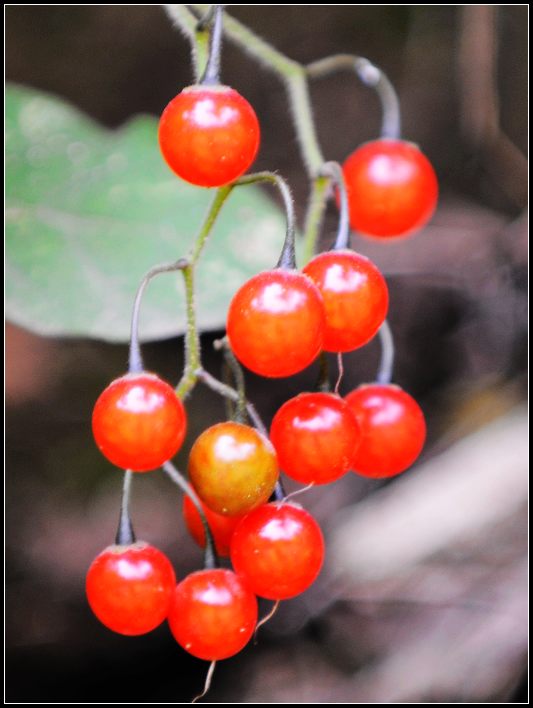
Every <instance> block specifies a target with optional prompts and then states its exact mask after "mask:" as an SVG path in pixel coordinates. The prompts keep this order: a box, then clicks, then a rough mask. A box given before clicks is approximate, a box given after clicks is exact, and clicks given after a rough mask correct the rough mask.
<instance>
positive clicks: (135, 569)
mask: <svg viewBox="0 0 533 708" xmlns="http://www.w3.org/2000/svg"><path fill="white" fill-rule="evenodd" d="M175 585H176V576H175V574H174V569H173V568H172V565H171V563H170V561H169V559H168V558H167V557H166V555H165V554H164V553H162V552H161V551H159V550H158V549H157V548H154V546H151V545H149V544H148V543H144V542H142V541H137V542H136V543H133V544H131V545H128V546H119V545H114V546H109V547H108V548H106V549H104V550H103V551H102V553H100V555H98V556H97V557H96V558H95V559H94V561H93V562H92V564H91V566H90V568H89V570H88V572H87V580H86V591H87V599H88V601H89V606H90V607H91V609H92V611H93V612H94V614H95V615H96V617H97V618H98V619H99V620H100V622H102V624H104V625H105V626H106V627H107V628H108V629H111V630H112V631H113V632H118V633H119V634H125V635H128V636H135V635H139V634H146V633H147V632H151V631H152V630H153V629H155V628H156V627H158V626H159V625H160V624H161V623H162V622H163V620H165V618H166V617H167V614H168V610H169V607H170V601H171V598H172V592H173V590H174V587H175Z"/></svg>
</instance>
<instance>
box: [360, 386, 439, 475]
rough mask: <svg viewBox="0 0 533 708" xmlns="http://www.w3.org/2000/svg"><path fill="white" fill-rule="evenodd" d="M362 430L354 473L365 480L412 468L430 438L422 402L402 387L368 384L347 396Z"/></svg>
mask: <svg viewBox="0 0 533 708" xmlns="http://www.w3.org/2000/svg"><path fill="white" fill-rule="evenodd" d="M346 402H347V403H348V405H349V406H350V408H351V409H352V411H353V413H354V414H355V416H356V418H357V420H358V422H359V426H360V428H361V434H362V438H361V444H360V446H359V448H358V449H357V451H356V453H355V456H354V458H353V463H352V465H353V470H354V472H357V473H358V474H361V475H363V476H365V477H392V476H394V475H396V474H399V473H400V472H403V471H404V470H406V469H407V468H408V467H410V466H411V465H412V464H413V462H414V461H415V460H416V459H417V457H418V456H419V455H420V453H421V451H422V448H423V447H424V442H425V439H426V421H425V419H424V414H423V413H422V410H421V409H420V406H419V405H418V403H417V402H416V401H415V400H414V399H413V398H412V397H411V396H410V395H409V394H408V393H406V392H405V391H403V390H402V389H401V388H400V387H399V386H395V385H393V384H388V385H385V384H367V385H364V386H360V387H359V388H357V389H355V391H352V392H351V393H349V394H348V395H347V396H346Z"/></svg>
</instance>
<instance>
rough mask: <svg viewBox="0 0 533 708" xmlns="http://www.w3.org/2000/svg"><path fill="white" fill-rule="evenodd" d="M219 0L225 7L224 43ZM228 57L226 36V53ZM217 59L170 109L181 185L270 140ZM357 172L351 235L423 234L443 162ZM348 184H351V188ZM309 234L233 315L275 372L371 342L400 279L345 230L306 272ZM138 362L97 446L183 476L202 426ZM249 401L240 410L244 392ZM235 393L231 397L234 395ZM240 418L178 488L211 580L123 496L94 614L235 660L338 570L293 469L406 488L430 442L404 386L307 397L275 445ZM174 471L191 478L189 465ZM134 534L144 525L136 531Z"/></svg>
mask: <svg viewBox="0 0 533 708" xmlns="http://www.w3.org/2000/svg"><path fill="white" fill-rule="evenodd" d="M221 7H222V6H216V8H217V9H215V16H216V17H218V20H215V23H216V22H217V21H218V23H219V24H218V36H220V31H221V25H220V16H221V12H222V10H221ZM213 33H214V34H216V32H215V31H213ZM213 46H216V41H214V40H213V41H212V44H211V52H212V51H214V50H213ZM211 59H212V54H211V53H210V57H209V62H208V68H207V69H206V73H205V75H204V78H203V80H201V81H200V83H199V84H198V85H195V86H190V87H188V88H186V89H184V90H183V91H182V92H181V93H179V94H178V95H177V96H176V97H175V98H174V99H172V100H171V101H170V103H169V104H168V105H167V107H166V108H165V110H164V112H163V114H162V116H161V120H160V124H159V145H160V148H161V152H162V154H163V157H164V159H165V161H166V162H167V164H168V165H169V167H170V168H171V170H172V171H173V172H174V173H175V174H176V175H177V176H178V177H180V178H182V179H184V180H186V181H188V182H190V183H192V184H194V185H197V186H201V187H220V186H225V185H231V184H232V183H233V182H235V180H237V179H238V178H239V177H241V176H242V175H243V174H244V172H246V170H247V169H248V168H249V167H250V165H251V164H252V162H253V160H254V159H255V156H256V154H257V151H258V148H259V136H260V129H259V123H258V120H257V117H256V115H255V112H254V110H253V109H252V107H251V106H250V104H249V103H248V102H247V101H246V100H245V99H244V98H243V97H242V96H240V95H239V94H238V93H237V92H236V91H235V90H233V89H231V88H229V87H228V86H224V85H221V84H220V83H219V82H218V80H217V78H216V76H217V71H216V67H217V62H216V61H215V62H214V63H213V62H211ZM213 67H214V68H213ZM329 164H336V163H329ZM337 169H338V171H339V174H342V173H341V168H340V166H338V165H337ZM269 174H271V173H269ZM343 174H344V182H345V186H346V194H344V193H343V195H342V197H343V201H344V207H343V208H344V216H345V218H344V220H343V219H341V224H342V223H343V222H344V224H345V225H347V224H348V210H349V221H350V224H351V226H352V228H353V229H355V230H358V231H360V232H361V233H363V234H366V235H371V236H375V237H378V238H389V237H395V236H403V235H406V234H408V233H412V232H413V231H415V230H416V229H419V228H421V227H422V226H423V225H424V224H425V223H427V221H428V220H429V218H430V217H431V215H432V213H433V211H434V209H435V205H436V200H437V192H438V188H437V182H436V178H435V175H434V172H433V169H432V167H431V165H430V163H429V162H428V160H427V158H425V156H424V155H423V154H422V153H421V152H420V150H419V149H418V148H417V147H416V146H415V145H413V144H411V143H407V142H405V141H402V140H391V139H380V140H377V141H374V142H371V143H367V144H366V145H363V146H361V147H360V148H359V149H358V150H356V151H355V152H354V153H353V154H352V155H351V156H350V157H349V158H348V159H347V160H346V162H345V165H344V169H343ZM247 179H248V178H247ZM344 182H343V179H342V178H339V180H337V186H338V187H341V186H342V185H343V184H344ZM287 191H288V188H287ZM228 193H229V191H228ZM346 197H347V198H346ZM289 212H290V208H287V216H288V218H287V221H288V222H289ZM293 233H294V228H292V229H291V228H289V226H288V227H287V238H286V243H285V246H284V250H283V251H282V258H280V261H279V263H278V266H277V267H275V268H273V269H271V270H267V271H263V272H261V273H259V274H257V275H255V276H254V277H252V278H250V279H249V280H248V281H247V282H246V283H244V284H243V285H242V286H241V287H240V288H239V289H238V291H237V292H236V293H235V295H234V297H233V299H232V301H231V303H230V306H229V310H228V315H227V326H226V329H227V341H228V342H229V347H230V349H231V353H232V356H233V355H234V356H235V357H236V359H237V360H238V362H240V363H241V364H243V365H244V366H245V367H247V368H248V369H249V370H250V371H252V372H254V373H255V374H258V375H260V376H264V377H267V378H282V377H288V376H292V375H294V374H297V373H299V372H301V371H303V370H304V369H305V368H306V367H308V366H309V365H310V364H312V363H313V362H314V361H315V359H316V358H317V357H318V356H319V355H320V354H321V353H323V352H330V353H337V354H338V355H339V357H340V356H341V355H342V353H345V352H350V351H353V350H355V349H358V348H360V347H362V346H364V345H365V344H367V343H368V342H369V341H370V340H372V339H373V338H374V337H375V336H376V334H377V333H378V332H379V331H380V329H381V328H382V327H384V326H385V319H386V317H387V312H388V306H389V293H388V288H387V284H386V281H385V278H384V277H383V275H382V274H381V272H380V271H379V269H378V268H377V267H376V265H374V263H372V262H371V261H370V260H369V259H368V258H366V257H365V256H363V255H361V254H359V253H356V252H354V251H352V250H350V249H349V248H348V247H347V244H348V238H347V236H348V229H347V228H346V229H345V236H346V238H340V235H339V237H338V239H337V241H336V243H335V246H334V247H333V249H332V250H330V251H328V252H325V253H320V254H318V255H316V256H314V257H313V258H312V259H311V260H310V261H309V262H308V263H307V264H306V265H305V267H304V268H303V269H302V270H298V269H297V268H296V264H295V263H294V250H295V249H294V242H292V243H291V242H290V238H291V234H293ZM340 233H341V230H339V234H340ZM284 254H285V255H286V254H289V257H288V260H287V258H285V255H284ZM184 260H185V259H184ZM139 302H140V299H139ZM136 303H137V301H136ZM188 305H190V306H191V307H194V304H193V303H192V302H188ZM136 306H138V304H136ZM133 319H134V320H135V319H136V318H133ZM193 319H194V318H193ZM193 327H194V323H193ZM196 335H197V333H196V332H195V336H196ZM130 354H131V352H130ZM198 356H199V355H198ZM137 358H138V362H137V365H136V366H133V365H132V364H130V368H131V369H132V371H131V372H130V373H129V374H126V375H124V376H122V377H121V378H118V379H116V380H115V381H113V382H112V383H111V384H110V385H109V386H108V387H107V388H106V389H105V390H104V391H103V393H102V394H101V395H100V397H99V398H98V400H97V402H96V405H95V407H94V411H93V418H92V426H93V433H94V438H95V441H96V444H97V446H98V448H99V449H100V450H101V452H102V454H103V455H104V456H105V457H106V458H107V459H108V460H109V461H110V462H112V463H113V464H114V465H117V466H118V467H121V468H123V469H125V470H130V471H133V472H147V471H149V470H155V469H157V468H158V467H164V468H165V470H166V471H168V466H169V465H170V464H171V463H170V462H169V461H170V459H171V458H172V457H173V456H174V455H175V454H176V453H177V452H178V451H179V450H180V449H181V447H182V444H183V442H184V439H185V435H186V430H187V415H186V412H185V409H184V406H183V404H182V402H181V400H180V398H179V397H178V396H177V395H176V392H175V390H174V389H173V388H172V387H171V386H170V385H169V384H168V383H166V382H164V381H163V380H161V379H160V378H159V377H158V376H156V375H155V374H150V373H147V372H145V371H139V370H138V369H139V368H142V364H141V362H140V354H139V355H138V357H137ZM133 360H134V359H132V357H131V355H130V362H131V361H133ZM135 361H137V359H135ZM232 361H233V360H232ZM236 366H237V367H238V363H237V364H236ZM189 373H190V374H191V372H189ZM201 373H203V374H205V373H206V372H205V371H202V369H201V366H200V362H198V369H195V370H193V371H192V376H193V377H198V376H199V374H201ZM211 378H212V377H211ZM384 378H385V379H386V380H390V376H389V377H384ZM207 380H208V379H207ZM380 380H383V379H380ZM196 381H197V379H195V380H194V383H196ZM193 385H194V384H193ZM214 388H215V389H217V387H214ZM337 388H338V386H337ZM218 390H219V392H220V391H221V390H222V391H223V392H224V391H226V395H228V393H227V392H228V391H229V390H232V389H229V388H228V387H227V386H224V385H223V384H221V383H220V382H218ZM233 393H234V394H235V396H236V397H237V399H238V400H239V401H240V402H241V403H242V402H243V398H244V393H243V391H242V390H239V391H233ZM235 396H233V397H232V396H229V395H228V397H229V398H231V400H233V401H235ZM245 407H246V406H243V409H244V408H245ZM240 416H242V410H241V411H240V414H239V415H236V416H235V418H236V420H228V421H225V422H220V423H217V424H215V425H212V426H211V427H209V428H208V429H207V430H205V431H203V432H202V433H201V434H200V435H199V436H198V438H197V439H196V440H195V442H194V443H193V445H192V448H191V451H190V455H189V463H188V474H189V482H190V486H188V484H187V482H185V481H184V480H182V481H178V484H179V485H180V486H181V487H182V488H183V489H186V490H187V496H186V497H184V501H183V515H184V518H185V522H186V526H187V528H188V530H189V532H190V534H191V535H192V537H193V538H194V540H195V541H196V543H198V544H199V545H200V546H205V547H206V567H205V568H204V570H201V571H197V572H193V573H191V574H189V575H188V576H187V577H185V578H184V579H182V580H180V581H179V582H176V577H175V574H174V570H173V569H172V565H171V563H170V561H169V559H168V558H167V557H166V556H165V555H164V554H163V553H162V552H161V551H159V550H158V549H156V548H154V547H153V546H151V545H149V544H147V543H144V542H135V541H134V538H133V532H132V529H131V523H130V521H129V516H128V512H127V506H128V504H127V503H126V502H127V500H128V497H127V495H126V493H125V496H124V497H123V505H122V511H121V525H120V526H119V535H118V536H117V544H115V545H113V546H110V547H108V548H106V549H105V550H104V551H102V553H100V555H99V556H97V558H96V559H95V560H94V561H93V563H92V565H91V566H90V568H89V571H88V573H87V581H86V589H87V597H88V601H89V605H90V607H91V609H92V610H93V612H94V614H95V615H96V617H97V618H98V619H99V620H100V621H101V622H102V623H103V624H104V625H105V626H106V627H108V628H109V629H111V630H113V631H115V632H118V633H121V634H125V635H139V634H144V633H146V632H149V631H152V630H153V629H155V628H156V627H158V626H159V625H160V624H161V623H162V622H164V620H165V619H166V620H168V624H169V627H170V631H171V632H172V634H173V636H174V637H175V639H176V641H177V642H178V644H180V645H181V646H182V647H183V648H184V649H185V650H186V651H188V652H189V653H190V654H192V655H193V656H195V657H198V658H200V659H204V660H208V661H216V660H219V659H225V658H228V657H230V656H233V655H234V654H236V653H237V652H239V651H240V650H241V649H242V648H243V647H244V646H246V644H247V643H248V642H249V640H250V638H251V636H252V635H253V633H254V631H255V628H256V626H257V597H260V598H266V599H270V600H274V601H280V600H286V599H289V598H293V597H295V596H296V595H299V594H300V593H302V592H304V591H305V590H307V589H308V588H309V587H310V585H311V584H312V583H313V582H314V581H315V580H316V578H317V577H318V575H319V573H320V570H321V568H322V565H323V562H324V553H325V545H324V538H323V535H322V532H321V530H320V527H319V525H318V523H317V521H316V520H315V519H314V518H313V516H312V515H311V514H310V513H309V512H307V511H306V510H304V509H303V508H302V507H301V506H299V505H297V504H294V503H291V502H289V501H287V499H286V498H285V495H284V492H283V489H282V486H281V485H280V482H279V476H280V470H283V472H284V473H285V474H286V475H287V476H288V477H290V478H291V479H292V480H295V481H297V482H299V483H301V484H305V485H325V484H328V483H330V482H335V481H336V480H338V479H340V478H341V477H342V476H344V475H346V474H347V473H349V472H350V471H353V472H355V473H356V474H359V475H362V476H365V477H372V478H385V477H391V476H394V475H397V474H399V473H401V472H403V471H405V470H406V469H408V468H409V467H410V466H411V465H412V464H413V463H414V462H415V460H416V459H417V458H418V456H419V455H420V453H421V450H422V448H423V445H424V441H425V435H426V425H425V420H424V416H423V413H422V411H421V409H420V407H419V406H418V404H417V403H416V402H415V401H414V399H413V398H411V396H410V395H409V394H407V393H406V392H405V391H403V390H402V389H400V388H399V387H398V386H396V385H393V384H391V383H375V384H373V383H371V384H364V385H362V386H360V387H359V388H357V389H355V390H354V391H351V392H350V393H349V394H348V395H347V396H346V397H345V398H342V397H341V396H340V395H338V393H337V389H336V392H335V393H327V392H325V391H324V390H321V391H320V392H318V391H313V392H303V393H300V394H299V395H297V396H294V397H292V398H291V399H290V400H288V401H286V402H285V403H284V404H283V405H282V406H281V407H280V408H279V410H278V411H277V412H276V414H275V415H274V417H273V420H272V424H271V427H270V436H269V437H268V435H267V433H266V432H265V431H264V430H263V427H262V426H261V425H260V424H258V425H259V427H261V430H262V432H261V431H259V430H257V429H256V428H255V427H251V426H250V425H246V424H244V423H243V422H241V417H240ZM237 418H238V421H237ZM256 422H257V421H256ZM172 469H174V468H173V467H172ZM128 474H129V472H128ZM172 474H175V475H177V476H178V477H179V473H177V471H174V473H172ZM172 474H171V475H170V476H171V477H172ZM126 476H127V475H126ZM180 479H181V478H180ZM125 490H126V485H125ZM123 521H124V523H122V522H123ZM124 528H126V529H129V531H126V532H125V536H124V538H122V535H121V534H122V531H121V529H124ZM121 538H122V540H120V539H121ZM213 544H214V547H213ZM215 549H216V553H214V551H215ZM216 554H218V555H220V556H225V557H228V558H229V559H230V562H231V564H232V568H233V570H230V569H223V568H219V567H213V566H216V558H214V557H213V556H214V555H215V556H216Z"/></svg>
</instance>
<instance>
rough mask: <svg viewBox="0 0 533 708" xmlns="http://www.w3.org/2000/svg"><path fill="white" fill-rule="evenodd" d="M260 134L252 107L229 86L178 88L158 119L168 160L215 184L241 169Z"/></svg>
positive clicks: (195, 180)
mask: <svg viewBox="0 0 533 708" xmlns="http://www.w3.org/2000/svg"><path fill="white" fill-rule="evenodd" d="M259 140H260V129H259V122H258V120H257V116H256V114H255V111H254V109H253V108H252V107H251V106H250V104H249V103H248V101H247V100H246V99H245V98H243V97H242V96H241V95H240V94H239V93H237V91H235V90H234V89H232V88H229V87H228V86H189V87H188V88H185V89H183V91H182V92H181V93H179V94H178V95H177V96H176V97H175V98H173V99H172V101H170V103H169V104H168V106H167V107H166V108H165V110H164V111H163V114H162V116H161V120H160V122H159V146H160V148H161V153H162V154H163V157H164V158H165V160H166V162H167V164H168V166H169V167H170V169H171V170H172V171H173V172H175V173H176V174H177V175H178V177H181V178H182V179H184V180H186V181H187V182H190V183H191V184H195V185H197V186H199V187H220V186H222V185H224V184H229V183H230V182H233V181H234V180H236V179H237V178H238V177H240V176H241V175H242V174H244V172H246V170H247V169H248V167H250V165H251V164H252V162H253V161H254V159H255V156H256V154H257V151H258V149H259Z"/></svg>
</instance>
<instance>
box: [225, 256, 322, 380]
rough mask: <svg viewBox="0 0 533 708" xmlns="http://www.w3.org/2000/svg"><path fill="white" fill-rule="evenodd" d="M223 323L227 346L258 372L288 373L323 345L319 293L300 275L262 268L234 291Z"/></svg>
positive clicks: (268, 374)
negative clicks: (262, 269) (263, 269)
mask: <svg viewBox="0 0 533 708" xmlns="http://www.w3.org/2000/svg"><path fill="white" fill-rule="evenodd" d="M226 326H227V333H228V338H229V341H230V344H231V348H232V349H233V352H234V353H235V356H236V357H237V359H239V361H240V362H241V363H242V364H244V366H246V367H247V368H248V369H250V370H251V371H253V372H254V373H256V374H259V375H260V376H266V377H272V378H277V377H283V376H292V375H293V374H296V373H298V372H299V371H302V370H303V369H305V368H306V367H307V366H309V364H311V362H312V361H313V360H314V359H315V358H316V357H317V355H318V354H319V352H320V350H321V348H322V341H323V335H324V304H323V302H322V296H321V295H320V292H319V291H318V288H317V287H316V285H315V284H314V283H313V281H312V280H310V279H309V278H308V277H307V276H306V275H303V274H302V273H299V272H297V271H294V270H283V269H279V268H278V269H275V270H270V271H264V272H262V273H258V275H256V276H254V277H253V278H251V279H250V280H248V281H247V282H246V283H245V284H244V285H243V286H242V287H241V288H240V289H239V290H238V291H237V292H236V294H235V295H234V297H233V299H232V301H231V304H230V307H229V311H228V319H227V325H226Z"/></svg>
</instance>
